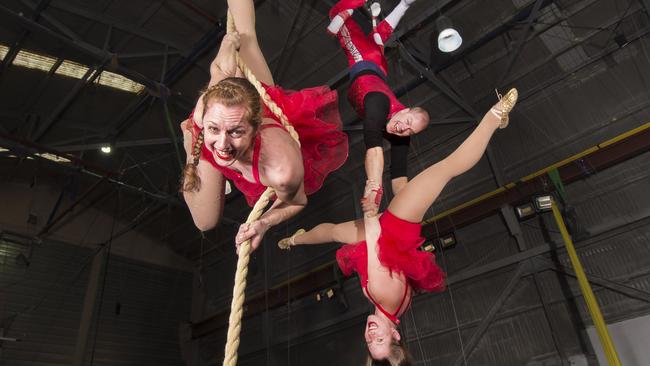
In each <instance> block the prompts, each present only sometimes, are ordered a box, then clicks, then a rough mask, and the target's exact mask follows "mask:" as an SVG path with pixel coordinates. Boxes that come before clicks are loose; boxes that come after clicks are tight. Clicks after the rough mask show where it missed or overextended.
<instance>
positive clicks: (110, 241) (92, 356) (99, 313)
mask: <svg viewBox="0 0 650 366" xmlns="http://www.w3.org/2000/svg"><path fill="white" fill-rule="evenodd" d="M120 193H121V188H118V189H117V199H116V200H115V211H114V212H113V223H112V224H111V231H110V235H109V237H108V241H107V243H106V246H105V247H104V248H105V249H104V250H105V251H106V253H105V256H106V259H105V260H104V278H103V279H102V286H101V289H100V292H99V305H98V307H97V320H96V322H95V334H94V335H93V346H92V351H91V353H90V366H92V365H93V363H94V361H95V350H96V348H97V335H98V334H99V325H100V320H101V316H102V305H103V303H104V294H105V292H106V280H107V278H108V266H109V264H110V258H111V247H112V245H113V232H114V230H115V223H116V221H117V216H118V214H119V209H120Z"/></svg>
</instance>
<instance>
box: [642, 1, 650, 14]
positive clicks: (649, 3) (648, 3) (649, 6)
mask: <svg viewBox="0 0 650 366" xmlns="http://www.w3.org/2000/svg"><path fill="white" fill-rule="evenodd" d="M641 4H643V7H644V8H645V12H646V13H648V16H650V0H641Z"/></svg>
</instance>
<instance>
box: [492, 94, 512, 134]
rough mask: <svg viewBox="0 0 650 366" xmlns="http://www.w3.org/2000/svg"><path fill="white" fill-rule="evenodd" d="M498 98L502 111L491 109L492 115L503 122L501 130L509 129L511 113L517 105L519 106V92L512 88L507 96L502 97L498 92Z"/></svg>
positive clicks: (500, 126)
mask: <svg viewBox="0 0 650 366" xmlns="http://www.w3.org/2000/svg"><path fill="white" fill-rule="evenodd" d="M497 97H498V98H499V101H500V102H501V110H499V109H496V108H495V107H492V109H490V112H492V114H494V115H495V116H496V117H497V118H498V119H500V120H501V123H500V124H499V128H506V127H508V122H510V116H509V115H510V112H511V111H512V109H513V108H514V107H515V104H517V98H518V97H519V92H517V89H515V88H512V89H510V90H509V91H508V92H507V93H506V95H504V96H501V94H499V92H498V91H497Z"/></svg>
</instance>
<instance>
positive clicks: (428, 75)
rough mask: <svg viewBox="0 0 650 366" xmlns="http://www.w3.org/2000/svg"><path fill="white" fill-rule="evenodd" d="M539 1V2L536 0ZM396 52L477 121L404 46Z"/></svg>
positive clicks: (464, 102)
mask: <svg viewBox="0 0 650 366" xmlns="http://www.w3.org/2000/svg"><path fill="white" fill-rule="evenodd" d="M538 1H539V0H538ZM397 48H398V50H399V54H400V56H401V57H402V58H403V59H404V60H406V62H407V63H408V64H409V65H411V66H413V67H414V68H415V70H416V71H417V72H418V73H420V75H423V76H424V77H425V78H427V80H429V81H430V82H431V83H432V84H433V85H434V86H435V87H436V88H438V89H439V90H440V91H441V92H442V94H444V95H445V96H446V97H447V98H449V99H450V100H451V101H452V102H454V103H455V104H456V105H458V106H459V107H460V108H461V109H463V110H464V111H465V112H467V113H468V114H469V115H470V116H472V117H474V119H475V120H478V118H479V114H478V112H477V111H476V110H475V109H474V107H472V106H471V105H470V104H469V103H467V101H465V100H463V98H461V97H460V96H459V95H457V94H456V93H455V92H454V91H453V90H452V89H451V88H450V87H449V86H447V84H445V83H444V82H443V81H442V80H440V79H439V78H438V76H437V75H436V74H435V73H434V72H433V71H431V69H430V68H429V67H428V66H426V65H422V64H421V63H420V62H418V61H417V60H416V59H415V58H414V57H413V56H412V55H411V54H410V53H409V52H408V51H407V50H406V48H405V47H404V45H402V44H400V45H398V47H397Z"/></svg>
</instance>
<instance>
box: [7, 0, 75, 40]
mask: <svg viewBox="0 0 650 366" xmlns="http://www.w3.org/2000/svg"><path fill="white" fill-rule="evenodd" d="M20 1H21V2H22V3H23V4H24V5H25V6H27V7H28V8H30V9H32V10H36V9H37V7H38V5H40V4H36V3H34V2H33V1H31V0H20ZM41 18H43V19H45V20H46V21H47V22H48V23H50V24H52V25H53V26H54V27H55V28H56V29H58V30H59V31H60V32H61V33H63V34H65V35H66V36H67V37H68V38H70V39H72V40H75V41H81V40H82V38H81V37H80V36H79V35H78V34H77V33H75V32H74V31H72V30H71V29H70V28H68V27H66V26H65V25H63V24H62V23H61V22H59V21H58V20H57V19H56V18H54V17H52V16H50V15H48V14H47V13H45V12H44V11H41Z"/></svg>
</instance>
